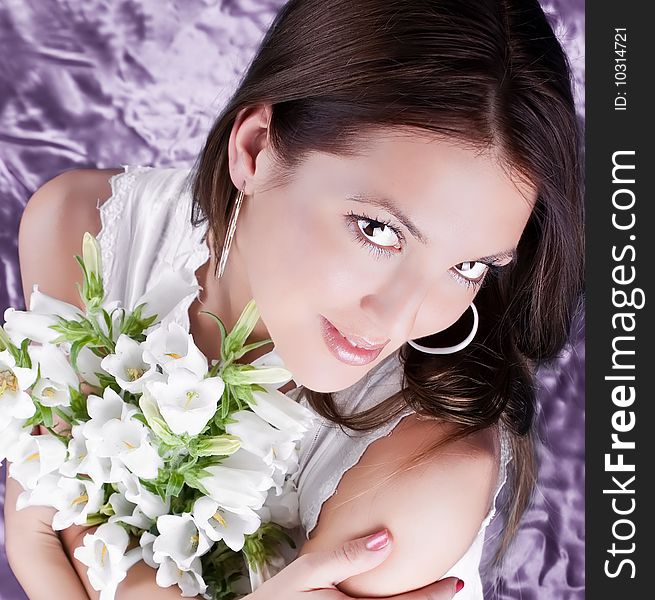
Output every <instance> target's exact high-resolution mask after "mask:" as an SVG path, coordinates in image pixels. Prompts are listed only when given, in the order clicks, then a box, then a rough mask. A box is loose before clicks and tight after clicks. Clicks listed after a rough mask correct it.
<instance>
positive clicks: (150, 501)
mask: <svg viewBox="0 0 655 600" xmlns="http://www.w3.org/2000/svg"><path fill="white" fill-rule="evenodd" d="M119 489H120V490H121V491H122V492H123V493H124V495H125V498H126V499H127V500H129V501H130V502H132V503H134V504H135V505H136V506H138V507H139V509H140V510H141V511H143V514H145V515H146V516H147V517H148V518H149V519H156V518H157V517H159V516H161V515H165V514H166V513H168V511H169V510H170V499H169V498H167V499H166V500H165V501H164V500H162V499H161V497H160V496H159V495H158V494H154V493H152V492H151V491H149V490H147V489H146V488H145V487H143V485H142V484H141V481H140V480H139V478H138V477H137V476H136V475H132V474H129V475H128V476H127V477H126V478H125V479H124V480H123V481H122V482H121V483H120V484H119Z"/></svg>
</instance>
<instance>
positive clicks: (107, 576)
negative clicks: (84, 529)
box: [74, 523, 142, 600]
mask: <svg viewBox="0 0 655 600" xmlns="http://www.w3.org/2000/svg"><path fill="white" fill-rule="evenodd" d="M129 541H130V540H129V536H128V535H127V532H126V531H125V530H124V529H123V528H122V527H121V526H120V525H118V524H117V523H103V524H102V525H100V527H98V529H97V530H96V532H95V533H93V534H91V533H87V534H86V535H85V536H84V545H83V546H80V547H79V548H75V552H74V556H75V558H77V560H79V561H80V562H81V563H82V564H85V565H86V566H87V567H89V569H88V572H87V573H88V577H89V582H90V583H91V585H92V586H93V589H94V590H97V591H99V592H100V600H113V598H114V595H115V593H116V588H117V587H118V584H119V583H120V582H121V581H123V579H125V576H126V575H127V570H128V569H129V568H130V567H131V566H132V565H133V564H134V563H136V562H138V561H139V560H141V556H142V550H141V548H134V549H132V550H130V551H129V552H128V553H127V554H126V553H125V551H126V550H127V545H128V543H129Z"/></svg>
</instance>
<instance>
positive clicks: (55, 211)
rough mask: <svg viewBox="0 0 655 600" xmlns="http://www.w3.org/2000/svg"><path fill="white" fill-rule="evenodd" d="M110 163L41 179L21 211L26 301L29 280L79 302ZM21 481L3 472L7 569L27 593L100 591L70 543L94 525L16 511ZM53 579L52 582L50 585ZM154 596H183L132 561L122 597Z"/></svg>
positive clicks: (75, 598) (34, 510) (83, 595)
mask: <svg viewBox="0 0 655 600" xmlns="http://www.w3.org/2000/svg"><path fill="white" fill-rule="evenodd" d="M121 171H122V169H113V170H75V171H67V172H65V173H62V174H61V175H58V176H57V177H55V178H54V179H52V180H50V181H48V182H47V183H45V184H44V185H43V186H41V187H40V188H39V189H38V190H37V191H36V192H35V193H34V194H33V195H32V197H31V198H30V200H29V202H28V203H27V206H26V208H25V210H24V212H23V215H22V218H21V222H20V228H19V234H18V251H19V260H20V270H21V278H22V283H23V294H24V298H25V303H26V306H29V298H30V295H31V293H32V286H33V284H34V283H38V284H39V289H40V290H41V291H43V292H44V293H46V294H49V295H51V296H54V297H56V298H59V299H61V300H64V301H66V302H69V303H71V304H75V305H77V306H80V307H81V301H80V298H79V295H78V292H77V288H76V287H75V282H79V283H80V284H81V283H82V276H81V271H80V268H79V265H78V264H77V262H76V261H75V258H74V255H75V254H81V248H82V236H83V234H84V232H85V231H89V232H90V233H92V234H94V235H97V233H98V232H99V231H100V225H101V224H100V216H99V213H98V210H97V207H96V204H97V202H98V199H100V200H101V202H102V201H104V200H106V199H107V198H109V196H110V193H111V187H110V185H109V177H110V176H111V175H112V174H114V173H118V172H121ZM21 491H22V487H21V486H20V484H19V483H18V482H17V481H15V480H13V479H11V478H7V491H6V498H5V531H6V537H5V544H6V549H7V555H8V558H9V563H10V565H11V568H12V570H13V571H14V573H15V575H16V577H17V578H18V580H19V582H20V583H21V585H22V586H23V588H24V590H25V591H26V593H27V594H28V595H29V597H30V598H32V599H36V600H38V599H41V598H43V599H44V600H45V599H48V600H49V599H50V598H52V597H54V596H56V597H58V598H67V599H70V600H87V598H92V599H93V600H97V598H98V597H99V594H98V592H96V591H95V590H94V589H93V588H92V587H91V585H90V583H89V581H88V578H87V576H86V566H85V565H83V564H81V563H80V562H78V561H77V560H76V559H75V558H74V557H73V551H74V549H75V548H76V547H77V546H79V545H81V544H82V539H83V537H84V535H85V534H86V533H87V532H90V531H92V529H91V528H86V527H73V528H70V529H68V530H66V531H63V532H59V534H57V533H55V532H54V531H53V530H52V527H51V522H52V515H53V513H54V510H53V509H50V508H46V507H28V508H25V509H23V510H21V511H16V498H17V497H18V495H19V494H20V493H21ZM54 585H56V588H53V586H54ZM144 593H145V594H146V596H149V595H151V594H152V595H155V597H156V598H161V599H162V600H165V599H166V598H180V593H179V590H177V588H173V587H171V588H160V587H158V586H157V585H156V583H155V571H154V570H153V569H151V568H150V567H148V566H147V565H146V564H144V563H139V564H137V565H135V566H134V567H133V568H132V569H131V570H130V571H129V572H128V577H127V578H126V580H124V581H123V583H122V584H121V586H120V587H119V593H118V597H119V598H122V599H123V600H129V599H130V598H136V597H137V594H138V595H139V598H141V597H142V596H143V595H144Z"/></svg>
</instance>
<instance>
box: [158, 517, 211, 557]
mask: <svg viewBox="0 0 655 600" xmlns="http://www.w3.org/2000/svg"><path fill="white" fill-rule="evenodd" d="M157 531H159V535H158V536H157V539H156V540H155V541H154V542H153V545H152V550H153V559H154V561H155V562H158V563H161V562H162V561H163V560H164V557H166V556H168V557H170V558H172V559H173V560H174V561H175V564H176V565H177V566H178V567H179V568H180V569H190V568H191V564H192V563H193V561H194V560H195V559H196V558H198V557H199V556H202V555H203V554H205V552H207V551H208V550H209V549H210V548H211V545H212V544H211V542H210V540H209V538H208V537H207V535H206V534H205V532H204V531H201V530H200V529H199V528H198V525H197V524H196V522H195V521H194V520H193V517H192V515H191V513H183V514H181V515H162V516H160V517H159V518H158V519H157Z"/></svg>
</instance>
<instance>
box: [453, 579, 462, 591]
mask: <svg viewBox="0 0 655 600" xmlns="http://www.w3.org/2000/svg"><path fill="white" fill-rule="evenodd" d="M463 587H464V581H463V580H462V579H458V580H457V584H456V585H455V593H457V592H459V591H460V590H461V589H462V588H463Z"/></svg>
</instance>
